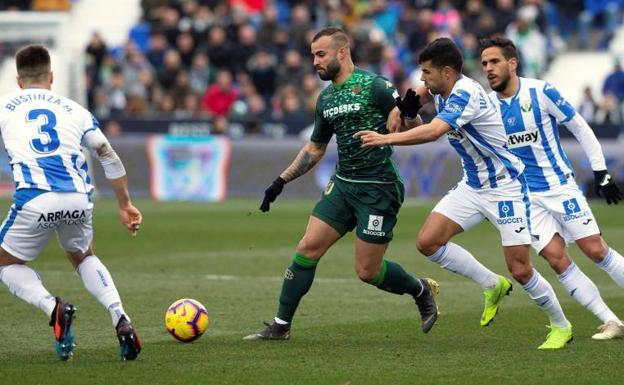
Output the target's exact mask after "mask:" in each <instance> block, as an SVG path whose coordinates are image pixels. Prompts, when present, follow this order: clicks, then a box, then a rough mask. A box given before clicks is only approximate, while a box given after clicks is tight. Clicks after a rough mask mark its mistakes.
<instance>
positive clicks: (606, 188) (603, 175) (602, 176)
mask: <svg viewBox="0 0 624 385" xmlns="http://www.w3.org/2000/svg"><path fill="white" fill-rule="evenodd" d="M594 192H596V195H598V196H599V197H600V196H604V197H605V199H606V200H607V203H608V204H611V203H615V204H616V205H617V203H618V201H621V200H622V191H620V188H619V187H618V186H617V184H615V182H614V181H613V178H611V175H609V173H608V172H607V170H601V171H594Z"/></svg>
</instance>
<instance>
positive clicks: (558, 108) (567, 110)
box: [542, 83, 576, 123]
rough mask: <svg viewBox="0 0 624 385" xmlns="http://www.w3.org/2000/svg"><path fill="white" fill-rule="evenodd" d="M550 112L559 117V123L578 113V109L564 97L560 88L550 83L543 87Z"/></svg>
mask: <svg viewBox="0 0 624 385" xmlns="http://www.w3.org/2000/svg"><path fill="white" fill-rule="evenodd" d="M542 94H543V95H544V102H545V103H546V109H547V111H548V113H549V114H550V115H552V116H554V117H555V119H557V123H565V122H567V121H569V120H571V119H572V118H573V117H574V115H576V110H575V109H574V107H572V105H571V104H570V103H569V102H568V101H567V100H566V99H565V98H564V97H563V96H561V93H560V92H559V90H558V89H556V88H555V87H554V86H552V85H551V84H549V83H546V84H545V85H544V88H543V89H542Z"/></svg>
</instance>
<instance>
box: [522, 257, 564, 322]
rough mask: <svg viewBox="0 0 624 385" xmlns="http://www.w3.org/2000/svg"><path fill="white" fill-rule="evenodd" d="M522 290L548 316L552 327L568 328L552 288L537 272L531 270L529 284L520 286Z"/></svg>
mask: <svg viewBox="0 0 624 385" xmlns="http://www.w3.org/2000/svg"><path fill="white" fill-rule="evenodd" d="M522 288H523V289H524V290H525V291H526V292H527V293H528V294H529V297H531V299H532V300H533V301H534V302H535V303H536V304H537V306H539V308H540V309H542V310H543V311H544V312H545V313H546V314H548V318H550V324H551V325H552V326H557V327H567V326H568V320H567V319H566V317H565V315H564V314H563V310H562V309H561V305H560V304H559V300H558V299H557V296H556V295H555V291H554V290H553V288H552V286H550V283H548V281H546V280H545V279H544V277H542V276H541V275H540V273H538V272H537V270H535V269H533V275H532V276H531V279H529V282H527V283H526V284H524V285H522Z"/></svg>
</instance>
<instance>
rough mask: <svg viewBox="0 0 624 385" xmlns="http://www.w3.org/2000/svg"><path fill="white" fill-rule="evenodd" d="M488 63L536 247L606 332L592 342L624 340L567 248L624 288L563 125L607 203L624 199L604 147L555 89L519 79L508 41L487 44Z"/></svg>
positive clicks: (623, 267) (622, 268)
mask: <svg viewBox="0 0 624 385" xmlns="http://www.w3.org/2000/svg"><path fill="white" fill-rule="evenodd" d="M481 64H482V66H483V69H484V70H485V72H486V73H487V79H488V81H489V83H490V86H491V87H492V89H493V90H494V91H493V92H492V93H491V94H490V97H491V99H492V101H493V102H494V104H495V106H496V108H497V109H498V110H499V111H500V112H501V114H502V117H503V123H504V125H505V130H506V131H507V145H508V147H509V149H510V150H511V151H512V152H513V153H514V154H515V155H516V156H517V157H518V158H520V159H521V160H522V162H523V163H524V164H525V171H524V174H525V176H526V179H527V183H528V186H529V191H530V193H531V202H532V206H531V225H532V234H536V235H535V236H534V238H533V247H534V248H535V250H536V251H537V252H538V253H539V254H540V255H541V256H543V257H544V258H546V260H547V261H548V263H549V264H550V266H551V267H552V268H553V269H554V270H555V272H557V275H558V278H559V281H560V282H561V283H562V284H563V286H564V287H565V289H566V290H567V291H568V293H570V295H571V296H572V298H574V299H575V300H576V301H577V302H579V303H580V304H581V305H583V306H585V307H586V308H587V309H588V310H589V311H591V312H592V313H594V314H595V315H596V317H598V318H599V319H600V320H601V321H602V322H603V325H602V326H601V327H600V332H598V333H597V334H595V335H594V336H593V337H592V338H594V339H598V340H606V339H612V338H615V337H624V325H623V324H622V322H621V321H620V319H619V318H618V317H617V316H616V315H615V314H613V312H612V311H611V309H609V307H608V306H607V305H606V304H605V303H604V301H603V300H602V298H601V297H600V293H599V292H598V288H597V287H596V285H595V284H594V283H593V282H592V281H591V280H590V279H589V278H588V277H587V276H586V275H585V274H584V273H583V272H582V271H581V270H580V269H579V267H578V266H577V265H576V264H575V263H574V262H573V261H572V260H571V259H570V255H569V254H568V252H567V248H566V242H573V241H574V242H576V244H577V245H578V246H579V248H580V249H581V250H582V251H583V253H584V254H585V255H587V256H588V257H589V258H590V259H591V260H593V261H594V262H595V263H596V264H597V265H598V266H599V267H600V268H601V269H603V270H604V271H605V272H607V274H609V275H610V276H611V278H612V279H613V280H614V281H615V282H616V283H617V284H618V285H619V286H620V287H624V259H623V258H622V256H621V255H620V254H619V253H618V252H617V251H615V250H613V249H611V248H609V246H607V244H606V243H605V241H604V240H603V239H602V237H601V235H600V230H599V228H598V225H597V223H596V219H595V218H594V215H593V214H592V211H591V209H590V207H589V205H588V204H587V200H586V199H585V197H584V196H583V193H582V192H581V190H580V189H579V187H578V185H577V184H576V181H575V180H574V170H573V169H572V166H571V164H570V162H569V161H568V158H567V156H566V154H565V152H564V150H563V147H561V142H560V140H559V130H558V124H562V125H564V126H565V127H566V128H567V129H568V130H569V131H570V132H571V133H572V134H573V135H574V137H575V138H576V139H577V140H578V142H579V143H580V145H581V147H582V148H583V151H584V152H585V155H586V156H587V157H588V158H589V161H590V163H591V167H592V170H593V171H594V176H595V189H596V193H597V194H598V195H603V196H604V197H605V198H606V200H607V203H609V204H611V203H616V204H617V202H618V201H619V200H621V199H622V195H621V192H620V190H619V188H618V187H617V185H616V184H615V182H614V181H613V179H612V178H611V177H610V175H609V173H608V172H607V166H606V162H605V159H604V156H603V154H602V149H601V148H600V143H598V139H596V136H595V135H594V133H593V131H592V129H591V128H590V127H589V125H588V124H587V122H586V121H585V119H583V117H581V115H580V114H578V113H576V111H575V110H574V107H572V106H571V105H570V103H568V102H567V101H566V99H565V98H564V97H563V96H561V94H560V93H559V91H557V89H556V88H555V87H553V86H552V85H550V84H548V83H546V82H544V81H542V80H538V79H528V78H521V77H518V75H517V73H516V69H517V66H518V52H517V50H516V47H515V46H514V44H513V43H512V42H511V40H509V39H507V38H504V37H496V38H493V39H486V40H483V42H482V46H481Z"/></svg>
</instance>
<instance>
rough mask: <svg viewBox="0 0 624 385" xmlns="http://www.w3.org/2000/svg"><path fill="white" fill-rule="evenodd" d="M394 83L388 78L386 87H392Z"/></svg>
mask: <svg viewBox="0 0 624 385" xmlns="http://www.w3.org/2000/svg"><path fill="white" fill-rule="evenodd" d="M392 87H394V85H393V84H392V83H390V82H389V81H387V80H386V88H392Z"/></svg>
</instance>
